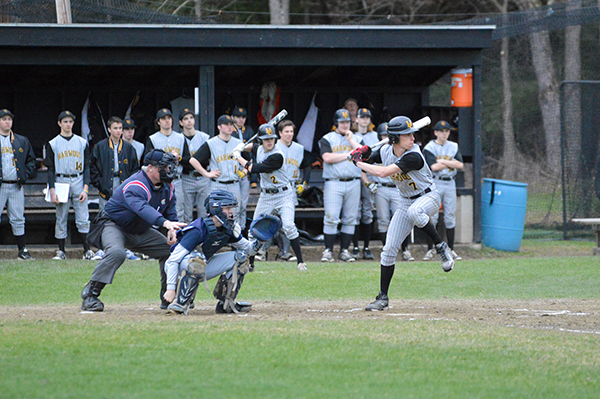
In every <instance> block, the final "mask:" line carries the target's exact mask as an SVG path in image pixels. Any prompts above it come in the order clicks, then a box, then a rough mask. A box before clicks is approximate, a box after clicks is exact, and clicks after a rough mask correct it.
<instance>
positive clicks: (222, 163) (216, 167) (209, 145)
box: [190, 115, 246, 226]
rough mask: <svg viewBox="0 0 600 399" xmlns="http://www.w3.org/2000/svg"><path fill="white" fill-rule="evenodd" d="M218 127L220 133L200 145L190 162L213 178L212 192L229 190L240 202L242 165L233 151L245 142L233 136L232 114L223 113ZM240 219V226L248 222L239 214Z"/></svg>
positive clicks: (203, 173) (205, 175)
mask: <svg viewBox="0 0 600 399" xmlns="http://www.w3.org/2000/svg"><path fill="white" fill-rule="evenodd" d="M217 129H218V130H219V134H218V135H216V136H215V137H212V138H210V139H209V140H208V141H207V142H206V143H204V144H202V146H200V148H199V149H198V150H197V151H196V152H195V153H194V156H193V157H192V158H191V159H190V164H191V165H192V166H193V167H194V169H196V170H197V171H198V172H200V174H202V176H204V177H206V178H208V179H211V183H210V192H213V191H214V190H225V191H229V192H231V193H232V194H233V195H234V196H235V198H237V200H238V203H239V201H240V198H241V195H240V184H239V176H238V174H237V173H236V172H238V171H239V170H240V165H239V163H238V162H237V161H236V160H235V159H232V158H231V153H232V152H233V150H234V149H235V148H236V147H237V146H238V145H242V146H243V143H242V141H241V140H240V139H237V138H235V137H232V136H231V135H232V133H233V130H234V128H233V119H231V116H229V115H221V116H220V117H219V119H217ZM209 170H210V171H209ZM238 219H240V220H238V223H239V225H240V226H245V225H246V223H243V224H242V221H241V215H239V214H238ZM244 222H245V221H244Z"/></svg>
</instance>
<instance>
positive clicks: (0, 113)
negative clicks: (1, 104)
mask: <svg viewBox="0 0 600 399" xmlns="http://www.w3.org/2000/svg"><path fill="white" fill-rule="evenodd" d="M6 115H8V116H10V117H11V118H13V119H14V117H15V116H14V115H13V113H12V112H10V111H9V110H7V109H6V108H4V109H0V118H2V117H3V116H6Z"/></svg>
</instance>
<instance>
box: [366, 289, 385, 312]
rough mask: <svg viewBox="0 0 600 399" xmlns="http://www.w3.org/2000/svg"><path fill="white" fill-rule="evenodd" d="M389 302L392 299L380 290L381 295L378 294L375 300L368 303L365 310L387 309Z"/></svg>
mask: <svg viewBox="0 0 600 399" xmlns="http://www.w3.org/2000/svg"><path fill="white" fill-rule="evenodd" d="M389 304H390V299H389V298H388V296H387V295H385V294H384V293H382V292H380V293H379V295H377V297H376V298H375V300H374V301H373V302H371V303H370V304H368V305H367V307H366V308H365V310H366V311H371V312H373V311H380V310H385V309H386V308H387V307H388V306H389Z"/></svg>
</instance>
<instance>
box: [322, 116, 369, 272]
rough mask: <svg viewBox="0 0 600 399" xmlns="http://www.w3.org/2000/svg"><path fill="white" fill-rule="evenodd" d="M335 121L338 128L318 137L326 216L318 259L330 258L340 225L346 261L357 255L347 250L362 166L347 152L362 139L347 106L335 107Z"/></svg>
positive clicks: (352, 231)
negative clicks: (357, 165) (352, 159)
mask: <svg viewBox="0 0 600 399" xmlns="http://www.w3.org/2000/svg"><path fill="white" fill-rule="evenodd" d="M334 123H335V124H336V125H337V129H336V131H334V132H330V133H327V134H326V135H325V136H323V138H321V140H320V141H319V147H320V149H321V157H322V158H323V162H324V163H323V179H324V180H325V185H324V190H323V202H324V207H325V216H324V219H323V233H324V235H325V251H323V255H322V256H321V262H333V245H334V243H335V237H336V235H337V231H338V224H339V223H340V221H341V223H342V228H341V249H340V253H339V256H338V258H339V259H340V260H343V261H345V262H354V261H355V260H356V259H355V258H354V257H352V255H350V253H349V252H348V247H349V246H350V242H351V241H352V236H353V235H354V229H355V226H356V225H357V224H358V216H359V213H358V206H359V203H360V185H361V180H360V179H361V170H360V169H359V168H357V167H356V166H355V165H354V164H352V162H349V161H348V154H349V153H350V152H351V151H352V150H353V149H356V148H358V147H360V146H361V144H362V140H361V139H360V138H358V137H356V135H354V133H352V131H351V130H350V124H351V119H350V113H349V112H348V110H347V109H343V108H342V109H338V110H337V111H335V115H334Z"/></svg>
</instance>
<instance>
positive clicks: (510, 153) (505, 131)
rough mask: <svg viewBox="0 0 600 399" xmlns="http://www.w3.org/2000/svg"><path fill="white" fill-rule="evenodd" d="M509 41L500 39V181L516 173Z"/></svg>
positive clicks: (505, 7) (504, 12) (505, 5)
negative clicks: (501, 144)
mask: <svg viewBox="0 0 600 399" xmlns="http://www.w3.org/2000/svg"><path fill="white" fill-rule="evenodd" d="M507 7H508V1H504V5H503V7H502V12H503V14H504V15H503V18H504V19H505V20H506V19H507V16H508V14H507ZM508 60H509V39H508V38H507V37H505V38H503V39H502V50H501V52H500V65H501V70H502V94H503V100H502V136H503V138H504V151H503V154H502V160H501V165H502V179H504V180H514V179H515V177H516V173H517V167H518V164H517V145H516V143H515V130H514V126H513V103H512V91H511V84H510V70H509V65H508Z"/></svg>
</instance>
